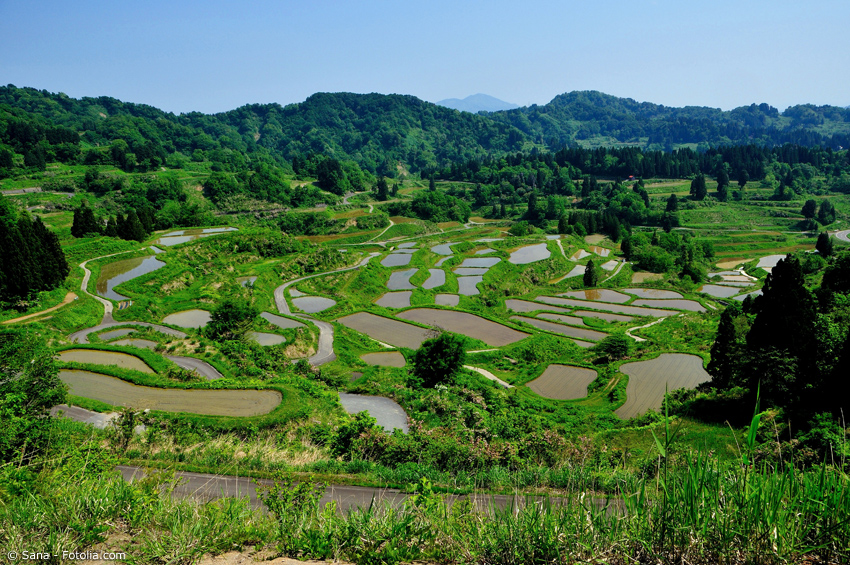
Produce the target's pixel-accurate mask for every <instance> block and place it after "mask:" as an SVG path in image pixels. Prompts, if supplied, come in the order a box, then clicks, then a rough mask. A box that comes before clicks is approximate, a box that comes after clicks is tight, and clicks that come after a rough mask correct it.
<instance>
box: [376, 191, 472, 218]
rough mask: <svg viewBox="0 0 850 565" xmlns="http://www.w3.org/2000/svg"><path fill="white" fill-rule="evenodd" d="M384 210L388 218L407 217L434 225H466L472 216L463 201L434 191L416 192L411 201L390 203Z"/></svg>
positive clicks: (467, 205)
mask: <svg viewBox="0 0 850 565" xmlns="http://www.w3.org/2000/svg"><path fill="white" fill-rule="evenodd" d="M384 209H385V210H386V212H387V213H388V214H389V215H390V216H408V217H413V218H419V219H420V220H428V221H431V222H435V223H440V222H460V223H466V222H468V221H469V216H470V215H471V214H472V209H471V208H470V206H469V204H468V203H467V202H466V201H465V200H463V199H462V198H459V197H457V196H455V195H452V194H449V193H446V192H443V191H438V190H436V189H431V190H427V191H426V190H421V191H418V192H416V193H415V194H414V196H413V199H412V200H399V201H397V202H390V203H389V204H387V205H386V206H385V207H384Z"/></svg>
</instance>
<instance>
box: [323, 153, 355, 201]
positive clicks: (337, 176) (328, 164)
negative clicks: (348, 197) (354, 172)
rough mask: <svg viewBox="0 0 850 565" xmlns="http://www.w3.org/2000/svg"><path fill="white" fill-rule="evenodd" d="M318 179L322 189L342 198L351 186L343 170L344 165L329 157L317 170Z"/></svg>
mask: <svg viewBox="0 0 850 565" xmlns="http://www.w3.org/2000/svg"><path fill="white" fill-rule="evenodd" d="M316 179H317V183H318V185H319V187H320V188H323V189H325V190H327V191H328V192H333V193H334V194H337V195H339V196H342V195H343V194H345V193H346V192H348V191H349V189H350V188H351V185H350V184H349V182H348V179H347V178H346V176H345V171H343V170H342V163H340V162H339V161H337V160H336V159H333V158H331V157H328V158H327V159H324V160H322V162H321V163H319V166H318V167H317V168H316Z"/></svg>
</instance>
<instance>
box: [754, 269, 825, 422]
mask: <svg viewBox="0 0 850 565" xmlns="http://www.w3.org/2000/svg"><path fill="white" fill-rule="evenodd" d="M762 292H763V295H762V296H761V297H759V298H758V299H757V300H756V305H755V307H756V310H757V311H758V314H757V315H756V318H755V320H754V321H753V325H752V328H751V329H750V331H749V333H748V334H747V346H748V349H749V351H750V363H749V364H748V365H749V366H748V367H747V371H748V373H749V378H750V382H749V383H748V384H749V388H750V391H751V392H754V391H755V390H756V387H757V386H758V385H759V383H760V384H761V393H762V398H763V399H765V400H766V401H767V402H768V403H770V404H772V405H775V406H787V407H789V408H791V409H792V411H796V409H798V408H802V405H803V404H804V403H805V401H806V398H805V395H806V392H807V391H809V390H812V389H813V388H816V380H817V375H818V374H819V372H818V369H817V352H818V341H817V333H816V330H815V321H816V312H815V302H814V299H813V297H812V295H811V293H810V292H809V290H808V289H807V288H806V287H805V285H804V278H803V270H802V267H801V266H800V262H799V261H798V260H797V259H795V258H794V257H792V256H790V255H789V256H788V257H786V258H785V259H782V260H780V261H779V263H778V264H777V265H776V266H775V267H774V268H773V270H772V272H771V273H770V274H769V275H768V277H767V279H766V281H765V284H764V288H763V289H762Z"/></svg>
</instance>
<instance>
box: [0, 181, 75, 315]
mask: <svg viewBox="0 0 850 565" xmlns="http://www.w3.org/2000/svg"><path fill="white" fill-rule="evenodd" d="M69 272H70V269H69V268H68V262H67V261H66V260H65V253H64V252H63V251H62V247H61V246H60V245H59V238H57V237H56V234H54V233H53V232H51V231H50V230H48V229H47V228H46V227H45V225H44V223H43V222H42V221H41V218H39V217H36V218H35V219H32V218H30V216H29V214H28V213H26V212H24V213H22V214H17V213H16V211H15V209H14V208H13V207H12V205H11V204H10V203H9V202H8V201H7V200H6V198H5V197H0V301H3V302H17V301H19V300H24V299H26V298H27V297H29V296H30V295H32V294H34V293H36V292H40V291H43V290H51V289H54V288H56V287H57V286H59V285H61V284H62V281H64V280H65V277H67V276H68V273H69Z"/></svg>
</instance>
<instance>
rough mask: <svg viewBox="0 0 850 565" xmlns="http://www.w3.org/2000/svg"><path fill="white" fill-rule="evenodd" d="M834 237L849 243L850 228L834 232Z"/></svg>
mask: <svg viewBox="0 0 850 565" xmlns="http://www.w3.org/2000/svg"><path fill="white" fill-rule="evenodd" d="M835 239H838V240H840V241H844V242H847V243H850V230H841V231H837V232H835Z"/></svg>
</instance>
